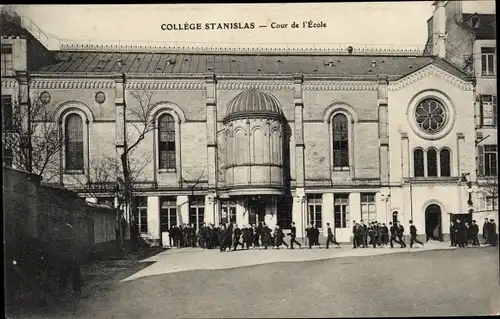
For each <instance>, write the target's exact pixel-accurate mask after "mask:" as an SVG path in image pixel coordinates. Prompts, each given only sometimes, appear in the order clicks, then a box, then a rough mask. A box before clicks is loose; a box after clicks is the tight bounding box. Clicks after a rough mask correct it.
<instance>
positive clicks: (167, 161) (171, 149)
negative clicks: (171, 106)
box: [158, 113, 176, 170]
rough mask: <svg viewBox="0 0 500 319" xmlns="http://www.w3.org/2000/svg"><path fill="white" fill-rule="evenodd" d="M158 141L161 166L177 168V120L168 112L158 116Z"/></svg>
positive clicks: (162, 167)
mask: <svg viewBox="0 0 500 319" xmlns="http://www.w3.org/2000/svg"><path fill="white" fill-rule="evenodd" d="M158 142H159V145H158V153H159V154H158V155H159V156H158V158H159V159H160V160H159V162H160V167H159V168H160V169H172V170H175V167H176V161H175V120H174V117H173V116H172V115H170V114H168V113H164V114H162V115H160V117H159V118H158Z"/></svg>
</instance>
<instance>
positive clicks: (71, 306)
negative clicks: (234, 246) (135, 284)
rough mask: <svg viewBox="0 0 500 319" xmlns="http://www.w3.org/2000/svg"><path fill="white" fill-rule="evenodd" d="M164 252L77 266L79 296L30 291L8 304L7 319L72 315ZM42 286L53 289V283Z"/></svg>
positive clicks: (137, 253) (149, 250)
mask: <svg viewBox="0 0 500 319" xmlns="http://www.w3.org/2000/svg"><path fill="white" fill-rule="evenodd" d="M165 250H167V249H166V248H161V247H147V248H140V249H138V250H136V251H129V252H125V253H116V254H111V255H109V256H107V258H103V260H100V261H95V262H90V263H87V264H84V265H82V266H81V275H82V283H83V286H82V292H81V293H80V294H78V293H74V292H72V291H71V289H69V290H66V291H55V292H54V291H52V292H50V291H48V290H44V289H36V290H34V289H31V291H27V292H25V293H22V294H20V296H19V298H17V299H16V300H12V301H10V302H9V307H8V308H7V310H6V317H7V318H54V317H56V318H61V316H63V317H66V316H67V315H68V314H70V313H72V312H73V311H75V310H76V309H77V308H78V306H79V304H80V303H81V302H83V301H84V300H86V299H88V298H90V297H91V296H92V295H94V294H95V293H97V292H99V291H105V290H106V289H107V287H108V285H109V284H111V283H113V282H119V281H120V280H122V279H124V278H127V277H128V276H131V275H133V274H134V273H136V272H138V271H140V270H142V269H144V268H146V267H148V266H149V265H151V264H153V263H154V262H153V261H151V262H149V261H147V262H146V261H143V260H145V259H148V258H150V257H153V256H155V255H157V254H159V253H162V252H164V251H165ZM43 286H45V287H47V286H57V283H56V282H49V283H43Z"/></svg>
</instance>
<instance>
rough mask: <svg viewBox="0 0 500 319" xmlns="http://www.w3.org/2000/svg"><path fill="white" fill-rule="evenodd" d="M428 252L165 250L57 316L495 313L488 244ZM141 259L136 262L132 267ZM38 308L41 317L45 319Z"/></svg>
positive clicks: (495, 263)
mask: <svg viewBox="0 0 500 319" xmlns="http://www.w3.org/2000/svg"><path fill="white" fill-rule="evenodd" d="M436 245H441V246H439V247H438V246H436V247H435V248H432V247H431V248H429V246H431V245H426V246H427V247H426V248H425V249H426V250H427V251H424V249H423V248H416V249H413V250H409V249H399V248H395V249H394V250H391V249H388V248H387V249H386V248H381V249H371V248H367V249H356V250H354V249H352V248H350V247H347V246H346V247H345V248H340V249H335V248H334V249H330V250H324V249H321V250H320V249H312V250H309V249H304V250H294V251H291V250H279V251H278V250H267V251H260V250H259V251H257V250H250V251H237V252H227V253H220V252H218V251H201V250H199V249H179V250H175V249H173V250H168V251H165V252H162V253H160V254H157V255H155V256H153V257H151V258H147V259H145V260H143V261H142V262H140V263H136V264H134V265H133V266H132V267H131V268H129V269H127V270H124V271H121V272H119V273H118V274H117V275H116V276H115V277H113V278H112V279H110V280H108V281H107V282H105V283H102V285H100V286H99V288H94V289H88V290H87V294H84V295H83V296H82V298H81V299H80V300H79V302H78V303H71V302H70V301H68V303H67V304H66V306H65V307H61V308H60V309H57V310H54V311H53V312H52V314H51V315H52V317H58V318H62V317H64V318H69V317H78V318H93V317H96V318H175V317H184V318H186V317H187V318H196V317H212V318H213V317H232V318H235V317H275V318H276V317H332V316H333V317H338V316H343V317H354V316H419V315H480V314H499V313H500V307H499V305H500V290H499V287H500V285H499V284H500V283H499V259H498V249H497V247H484V248H466V249H448V247H445V246H443V244H442V243H437V244H436ZM141 264H142V266H140V265H141ZM51 315H49V314H45V315H44V317H51Z"/></svg>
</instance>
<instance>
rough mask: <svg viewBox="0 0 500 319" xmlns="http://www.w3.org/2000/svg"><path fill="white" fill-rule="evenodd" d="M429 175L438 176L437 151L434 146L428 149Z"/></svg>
mask: <svg viewBox="0 0 500 319" xmlns="http://www.w3.org/2000/svg"><path fill="white" fill-rule="evenodd" d="M427 176H438V168H437V151H436V150H435V149H433V148H431V149H428V150H427Z"/></svg>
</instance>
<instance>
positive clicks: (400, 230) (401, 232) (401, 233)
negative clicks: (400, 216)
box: [396, 221, 406, 248]
mask: <svg viewBox="0 0 500 319" xmlns="http://www.w3.org/2000/svg"><path fill="white" fill-rule="evenodd" d="M404 233H405V228H404V227H403V225H401V222H400V221H398V224H397V228H396V235H397V236H398V240H399V243H400V245H401V248H406V243H405V241H404V238H403V236H404Z"/></svg>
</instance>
